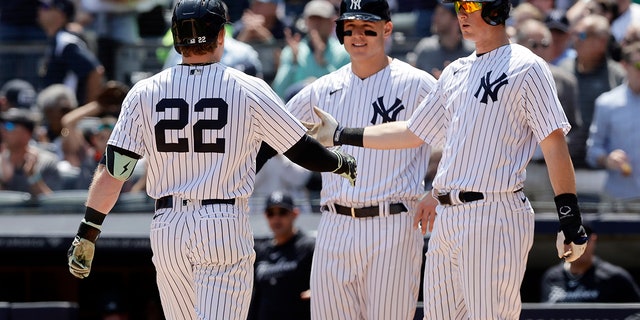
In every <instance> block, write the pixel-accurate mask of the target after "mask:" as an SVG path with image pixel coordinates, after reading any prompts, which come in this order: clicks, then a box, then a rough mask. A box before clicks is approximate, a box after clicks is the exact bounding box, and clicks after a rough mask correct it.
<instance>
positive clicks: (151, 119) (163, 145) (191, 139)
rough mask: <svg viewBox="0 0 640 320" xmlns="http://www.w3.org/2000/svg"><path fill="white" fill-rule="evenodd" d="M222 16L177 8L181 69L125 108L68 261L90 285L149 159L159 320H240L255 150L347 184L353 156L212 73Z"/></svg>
mask: <svg viewBox="0 0 640 320" xmlns="http://www.w3.org/2000/svg"><path fill="white" fill-rule="evenodd" d="M225 17H226V9H225V7H224V6H223V5H222V3H221V2H220V1H218V0H181V1H180V2H178V3H177V4H176V6H175V8H174V12H173V19H172V28H171V31H172V33H173V36H174V39H175V41H174V45H175V48H176V50H177V51H178V52H180V53H181V54H182V55H183V60H182V64H181V65H178V66H175V67H172V68H170V69H166V70H164V71H162V72H160V73H158V74H157V75H155V76H152V77H150V78H148V79H145V80H142V81H140V82H138V83H137V84H136V85H135V86H134V87H133V88H132V89H131V90H130V92H129V94H128V95H127V97H126V98H125V101H124V103H123V105H122V111H121V114H120V118H119V119H118V122H117V123H116V125H115V128H114V130H113V133H112V135H111V137H110V139H109V141H108V146H107V148H106V152H105V154H106V157H105V159H104V164H101V165H100V166H99V167H98V169H97V170H96V173H95V175H94V179H93V183H92V185H91V187H90V189H89V196H88V199H87V209H86V213H85V216H84V219H83V220H82V222H81V223H80V227H79V229H78V233H77V235H76V237H75V239H74V241H73V243H72V245H71V247H70V249H69V253H68V258H69V270H70V272H71V273H72V274H73V275H74V276H76V277H78V278H84V277H87V276H88V275H89V272H90V270H91V263H92V260H93V255H94V248H95V245H94V243H95V241H96V239H97V238H98V235H99V234H100V230H101V225H102V222H103V221H104V219H105V217H106V214H107V213H108V212H109V211H110V210H111V209H112V208H113V205H114V204H115V202H116V200H117V198H118V195H119V193H120V190H121V188H122V185H123V183H124V181H125V180H127V179H128V178H129V176H130V175H131V172H132V171H133V168H134V166H135V165H136V161H137V160H138V159H139V158H141V157H142V156H144V157H146V158H147V159H148V165H147V169H148V171H147V172H148V174H147V192H148V194H149V195H150V196H151V197H152V198H155V199H157V200H156V210H155V214H154V216H153V219H152V223H151V234H150V240H151V249H152V251H153V263H154V266H155V268H156V272H157V283H158V289H159V292H160V298H161V301H162V306H163V310H164V313H165V316H166V318H167V319H180V320H184V319H239V320H240V319H242V320H244V319H246V317H247V313H248V307H249V302H250V299H251V290H252V287H253V262H254V259H255V253H254V251H253V234H252V231H251V228H250V225H249V223H248V216H247V213H248V212H249V208H248V204H247V198H248V197H249V196H250V195H251V192H252V190H253V180H254V177H255V169H256V163H255V158H256V154H257V153H258V148H259V147H260V144H261V142H262V141H265V142H266V143H268V144H269V145H270V146H271V147H273V148H274V149H275V150H277V151H278V152H283V153H284V154H285V155H287V156H288V157H289V158H290V159H292V160H293V161H294V162H296V163H298V164H300V165H302V166H304V167H306V168H307V169H310V170H316V171H330V172H331V171H333V172H335V173H338V174H341V175H344V176H346V177H347V178H349V180H350V181H351V182H355V160H354V158H353V157H351V156H349V155H347V154H344V153H342V152H340V151H334V152H332V151H328V150H327V149H326V148H324V147H323V146H322V145H320V144H319V143H318V142H317V141H315V140H312V139H311V138H309V136H307V135H306V134H305V132H306V129H305V128H304V126H303V125H302V124H301V123H300V122H299V121H298V120H297V119H296V118H295V117H293V116H292V115H291V114H290V113H289V112H287V111H286V109H284V106H283V103H282V101H281V100H280V98H278V96H277V95H276V94H275V92H273V90H271V89H270V88H269V86H268V85H267V84H266V83H265V82H264V81H262V80H260V79H258V78H254V77H251V76H248V75H246V74H244V73H242V72H240V71H238V70H234V69H231V68H228V67H226V66H224V65H221V64H219V63H217V61H219V60H220V57H221V55H222V52H223V46H224V34H225V31H224V28H223V26H224V24H225V23H226V19H225Z"/></svg>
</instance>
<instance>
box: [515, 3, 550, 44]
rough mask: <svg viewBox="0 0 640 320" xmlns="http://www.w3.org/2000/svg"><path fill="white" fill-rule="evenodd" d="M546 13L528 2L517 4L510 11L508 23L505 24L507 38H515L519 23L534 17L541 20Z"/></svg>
mask: <svg viewBox="0 0 640 320" xmlns="http://www.w3.org/2000/svg"><path fill="white" fill-rule="evenodd" d="M545 16H546V14H545V13H544V12H542V10H540V9H539V8H538V7H536V6H534V5H533V4H531V3H530V2H523V3H521V4H519V5H517V6H516V7H515V8H513V10H512V11H511V16H510V17H509V20H508V21H509V24H508V26H507V34H508V35H509V38H511V39H513V38H515V35H516V33H517V30H518V29H519V28H520V25H521V24H522V23H523V22H525V21H527V20H529V19H535V20H539V21H543V20H544V18H545Z"/></svg>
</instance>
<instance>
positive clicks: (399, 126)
mask: <svg viewBox="0 0 640 320" xmlns="http://www.w3.org/2000/svg"><path fill="white" fill-rule="evenodd" d="M423 143H424V141H422V139H420V138H419V137H418V136H416V135H415V134H413V132H411V131H410V130H409V128H407V122H406V121H396V122H388V123H383V124H380V125H376V126H372V127H366V128H365V129H364V140H363V146H364V147H365V148H371V149H407V148H415V147H418V146H420V145H422V144H423Z"/></svg>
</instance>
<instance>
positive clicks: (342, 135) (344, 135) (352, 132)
mask: <svg viewBox="0 0 640 320" xmlns="http://www.w3.org/2000/svg"><path fill="white" fill-rule="evenodd" d="M338 130H340V132H338ZM336 142H337V143H336ZM333 144H334V145H336V146H339V145H343V144H346V145H349V146H356V147H363V146H364V128H338V129H337V130H336V134H335V135H334V136H333Z"/></svg>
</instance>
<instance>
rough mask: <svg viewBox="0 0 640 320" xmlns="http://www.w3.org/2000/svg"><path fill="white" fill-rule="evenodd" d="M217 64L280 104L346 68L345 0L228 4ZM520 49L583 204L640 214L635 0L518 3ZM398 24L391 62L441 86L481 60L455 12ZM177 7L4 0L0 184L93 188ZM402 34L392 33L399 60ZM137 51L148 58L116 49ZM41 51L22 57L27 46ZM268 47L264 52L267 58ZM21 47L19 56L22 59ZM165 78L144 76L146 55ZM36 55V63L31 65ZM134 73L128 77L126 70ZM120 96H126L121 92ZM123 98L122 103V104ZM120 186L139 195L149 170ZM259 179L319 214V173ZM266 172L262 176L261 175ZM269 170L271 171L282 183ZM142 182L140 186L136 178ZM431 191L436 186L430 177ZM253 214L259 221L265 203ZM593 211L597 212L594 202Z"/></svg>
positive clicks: (261, 190) (535, 170) (171, 53)
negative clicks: (549, 85) (547, 76)
mask: <svg viewBox="0 0 640 320" xmlns="http://www.w3.org/2000/svg"><path fill="white" fill-rule="evenodd" d="M227 2H228V3H227V5H228V7H229V17H228V19H229V21H230V23H229V24H228V25H227V26H226V28H227V40H226V41H225V53H224V56H223V59H222V63H224V64H226V65H229V66H231V67H234V68H237V69H240V70H242V71H244V72H246V73H248V74H251V75H254V76H257V77H260V78H263V79H265V80H266V81H268V82H269V83H270V84H271V85H272V87H273V88H274V90H275V91H276V93H278V94H279V95H280V97H281V98H282V99H283V100H284V101H285V102H286V101H288V100H289V99H290V98H291V97H292V96H293V95H295V94H296V93H297V92H298V91H299V90H300V89H301V88H302V87H304V86H305V85H307V84H309V83H311V82H312V81H314V80H315V79H317V78H319V77H321V76H323V75H325V74H328V73H329V72H332V71H334V70H337V69H339V68H341V67H342V66H344V65H345V64H347V63H349V57H348V55H347V54H346V51H345V50H344V48H343V47H342V45H341V44H340V43H339V42H338V41H337V39H336V37H335V33H334V27H335V23H334V20H335V19H336V17H337V9H338V7H339V5H340V1H337V0H313V1H309V0H243V1H227ZM512 2H513V10H512V12H511V18H510V19H509V20H508V21H507V26H508V31H509V34H510V36H511V37H512V42H516V43H519V44H521V45H523V46H525V47H527V48H529V49H530V50H532V51H533V52H534V53H536V54H538V55H539V56H540V57H541V58H542V59H544V60H545V61H547V62H548V63H549V66H550V68H551V70H552V73H553V76H554V80H555V82H556V87H557V89H558V97H559V99H560V101H561V102H562V105H563V107H564V109H565V113H566V114H567V118H568V120H569V122H570V123H571V126H572V130H571V132H570V134H569V135H568V136H567V139H568V142H569V146H570V152H571V155H572V160H573V163H574V166H575V168H576V179H577V182H578V183H577V184H578V188H579V189H578V194H579V196H580V197H581V201H582V202H583V203H586V204H589V203H592V204H594V208H595V209H594V210H596V211H597V210H600V211H601V212H640V169H638V168H640V132H639V130H640V129H638V126H637V125H635V123H636V117H637V115H638V114H639V113H638V110H634V109H637V108H638V106H640V102H639V101H640V88H639V84H638V83H639V82H640V53H639V52H638V49H637V44H638V43H639V42H640V4H639V3H638V2H634V1H632V0H615V1H613V0H578V1H572V0H555V1H554V0H519V1H512ZM389 3H390V5H391V8H392V10H393V12H394V16H393V22H394V23H395V24H396V25H398V26H406V25H407V24H408V26H409V27H408V28H407V27H405V28H399V29H398V30H397V31H396V33H402V34H403V37H401V38H402V39H404V41H405V43H406V39H409V43H410V44H411V48H410V49H409V50H404V51H402V52H399V51H394V55H393V56H394V58H397V59H402V60H405V61H407V62H409V63H410V64H412V65H414V66H416V67H418V68H420V69H422V70H425V71H427V72H429V73H431V74H432V75H433V76H434V77H436V78H438V77H439V75H440V73H441V72H442V70H443V69H444V68H445V67H446V66H447V65H448V64H449V63H450V62H452V61H453V60H455V59H457V58H459V57H463V56H466V55H469V54H471V53H472V52H473V46H472V44H470V43H468V42H467V41H466V40H464V39H463V38H462V37H461V34H460V31H459V27H458V25H457V23H458V22H457V19H456V13H455V10H454V9H453V5H451V4H443V3H441V2H440V1H436V0H429V1H418V0H411V1H410V0H405V1H403V0H396V1H389ZM174 4H175V1H172V0H136V1H126V2H123V1H98V0H5V1H2V2H1V4H0V49H1V50H0V70H2V71H1V72H0V110H1V111H2V116H1V120H2V126H1V129H0V133H1V135H0V139H1V140H2V144H1V147H0V150H1V156H0V166H1V168H2V170H1V174H0V189H2V190H9V191H20V192H25V193H29V194H30V195H31V196H33V197H35V198H37V197H38V196H39V195H43V194H50V193H55V192H56V191H59V190H83V189H84V190H86V188H87V186H88V184H89V183H90V177H91V175H92V171H93V169H94V167H95V165H96V163H97V162H98V161H99V160H100V158H101V156H102V150H103V149H104V144H105V141H106V139H107V138H108V135H109V132H110V128H112V126H113V123H114V121H115V119H116V118H117V116H118V113H119V102H120V101H121V99H123V98H124V95H126V92H127V90H128V88H129V87H130V86H132V85H134V84H135V81H136V79H135V78H134V77H129V78H119V75H120V74H122V73H119V72H118V70H119V69H118V68H122V66H125V65H126V68H128V69H129V71H140V72H148V73H150V74H151V73H154V72H156V71H159V70H160V69H162V68H167V67H170V66H173V65H175V64H178V63H180V61H181V57H180V55H179V54H178V53H177V52H175V50H173V49H172V40H173V39H172V38H171V35H170V30H169V24H170V21H168V17H170V14H169V13H170V12H171V9H172V6H173V5H174ZM396 39H400V38H398V37H392V41H390V43H389V44H388V51H390V52H391V51H393V49H394V48H393V47H394V45H396V44H397V43H396V41H397V40H396ZM141 42H145V43H154V44H156V45H157V46H156V47H155V48H154V49H153V54H152V55H148V56H143V55H133V56H126V57H124V58H123V56H121V55H119V54H118V52H120V50H122V49H123V48H131V47H135V46H137V45H139V44H140V43H141ZM34 43H36V44H40V45H41V46H38V47H36V48H39V49H42V51H41V52H35V53H34V52H29V53H30V54H21V52H22V51H20V50H19V48H22V47H21V46H23V45H31V44H34ZM264 48H268V50H264ZM14 49H15V50H14ZM150 56H151V57H154V58H155V59H157V61H156V63H157V66H158V70H145V69H144V68H143V66H144V65H145V63H147V62H148V61H146V60H147V59H149V57H150ZM34 57H35V58H34ZM129 75H130V73H129ZM115 92H118V93H117V94H115ZM119 99H120V100H119ZM139 167H142V168H139V169H138V170H137V172H138V174H137V175H136V178H135V179H134V181H133V182H131V183H130V185H127V186H126V188H127V190H126V191H144V190H143V189H144V168H143V167H144V165H143V164H141V165H139ZM265 169H266V170H263V171H265V173H261V174H259V175H258V177H257V181H256V191H255V194H256V197H260V198H262V197H265V196H266V195H268V194H269V193H270V192H271V191H273V190H276V189H286V191H288V192H290V193H292V194H294V195H295V196H296V197H301V198H302V199H306V200H303V201H302V202H300V203H301V208H302V211H303V212H307V211H312V209H311V208H312V207H311V205H310V204H311V202H312V201H311V200H309V199H310V198H312V197H313V195H314V194H317V192H318V189H317V185H318V183H317V179H318V175H316V174H313V173H311V172H308V171H305V170H304V169H301V168H298V167H297V166H295V165H294V164H292V163H291V162H290V161H288V159H286V157H276V158H274V159H273V160H271V163H270V166H269V167H267V168H265ZM267 171H268V172H267ZM527 171H528V174H527V186H526V187H525V191H526V192H527V193H528V196H529V197H530V199H531V200H532V201H533V202H534V203H547V202H550V201H551V200H552V197H553V192H552V190H551V186H550V183H549V180H548V177H547V173H546V166H545V164H544V160H542V157H541V156H540V157H536V156H534V159H532V161H531V163H530V165H529V167H528V168H527ZM274 173H275V174H274ZM138 180H140V181H138ZM426 185H428V179H426ZM255 203H256V207H257V208H256V210H254V211H255V212H262V209H263V208H261V207H260V206H261V203H263V202H262V201H261V200H260V201H257V202H255ZM585 209H586V210H587V211H588V210H590V208H589V206H588V205H586V206H585Z"/></svg>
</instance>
